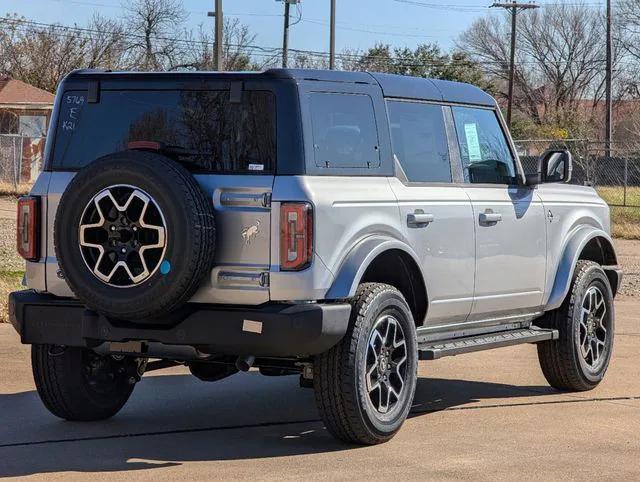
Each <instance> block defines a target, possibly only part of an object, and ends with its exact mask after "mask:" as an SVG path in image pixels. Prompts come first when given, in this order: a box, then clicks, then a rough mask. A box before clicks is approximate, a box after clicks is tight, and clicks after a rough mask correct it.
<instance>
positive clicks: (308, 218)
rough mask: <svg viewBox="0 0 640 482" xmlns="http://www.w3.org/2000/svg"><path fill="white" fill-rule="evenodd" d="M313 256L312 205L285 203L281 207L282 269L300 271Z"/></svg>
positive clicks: (309, 262) (307, 264) (308, 263)
mask: <svg viewBox="0 0 640 482" xmlns="http://www.w3.org/2000/svg"><path fill="white" fill-rule="evenodd" d="M312 256H313V210H312V209H311V204H309V203H302V202H284V203H282V204H281V206H280V269H281V270H283V271H300V270H302V269H305V268H306V267H308V266H309V265H310V264H311V258H312Z"/></svg>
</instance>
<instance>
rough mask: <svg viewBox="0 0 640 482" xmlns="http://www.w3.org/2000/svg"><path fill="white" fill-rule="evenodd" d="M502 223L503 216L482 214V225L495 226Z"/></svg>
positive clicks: (492, 213)
mask: <svg viewBox="0 0 640 482" xmlns="http://www.w3.org/2000/svg"><path fill="white" fill-rule="evenodd" d="M500 221H502V214H500V213H494V212H484V213H480V224H495V223H499V222H500Z"/></svg>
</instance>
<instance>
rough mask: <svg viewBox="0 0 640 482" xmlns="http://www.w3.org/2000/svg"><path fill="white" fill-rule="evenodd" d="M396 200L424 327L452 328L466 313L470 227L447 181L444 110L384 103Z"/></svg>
mask: <svg viewBox="0 0 640 482" xmlns="http://www.w3.org/2000/svg"><path fill="white" fill-rule="evenodd" d="M387 106H388V111H389V120H390V125H391V138H392V143H393V150H394V155H395V157H396V160H397V169H396V170H397V176H396V177H394V178H390V184H391V188H392V190H393V192H394V193H395V196H396V197H397V199H398V205H399V211H400V216H401V223H402V225H403V226H404V230H405V236H406V239H407V242H408V243H409V244H410V246H411V247H412V248H413V249H414V250H415V252H416V253H417V255H418V257H419V258H420V262H421V264H422V269H423V271H424V273H425V275H426V276H425V282H426V285H427V286H426V288H427V297H428V302H429V308H428V310H427V318H426V321H425V324H426V325H427V326H431V327H433V326H434V325H442V324H456V323H460V322H464V321H466V319H467V317H468V316H469V313H470V311H471V306H472V302H473V287H474V268H475V266H474V263H475V262H474V260H475V257H474V255H475V243H474V226H473V212H472V209H471V203H470V201H469V198H468V196H467V194H466V193H465V190H464V188H463V187H461V186H456V185H454V184H453V183H452V171H451V162H450V156H449V146H448V141H447V135H446V129H445V125H444V122H443V107H442V106H440V105H435V104H429V103H419V102H413V101H412V102H407V101H388V103H387Z"/></svg>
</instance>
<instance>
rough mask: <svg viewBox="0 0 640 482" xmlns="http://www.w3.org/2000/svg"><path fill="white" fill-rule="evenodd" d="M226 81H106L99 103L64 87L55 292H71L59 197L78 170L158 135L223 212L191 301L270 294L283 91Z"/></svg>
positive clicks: (52, 205) (50, 266)
mask: <svg viewBox="0 0 640 482" xmlns="http://www.w3.org/2000/svg"><path fill="white" fill-rule="evenodd" d="M220 84H222V85H221V86H220V87H218V86H217V85H212V86H211V88H210V89H203V88H200V89H197V90H186V89H184V90H168V89H163V90H132V89H118V88H110V87H109V86H110V85H112V84H107V85H106V86H105V87H104V88H103V89H102V90H101V92H100V96H99V101H98V102H92V103H89V102H87V97H86V92H87V91H86V90H69V91H67V92H65V93H64V96H63V98H62V99H61V100H62V102H61V105H60V109H59V110H60V117H59V120H58V127H57V132H56V136H55V137H56V145H55V149H54V154H53V161H52V170H53V171H54V172H53V173H52V177H51V182H50V185H49V191H48V208H47V223H48V233H50V236H49V239H48V240H47V245H48V247H47V254H48V257H47V289H48V291H50V292H52V293H54V294H57V295H61V296H64V295H67V296H68V295H70V294H71V293H70V291H69V289H68V287H67V285H66V283H65V282H64V280H63V279H61V278H60V277H58V276H57V275H56V273H57V271H58V267H57V260H56V258H55V254H54V253H55V251H54V246H53V236H52V235H51V233H53V223H54V220H55V215H56V210H57V207H58V203H59V200H60V197H61V195H62V193H63V192H64V190H65V188H66V186H67V184H68V182H69V181H70V180H71V178H72V176H73V174H74V172H75V171H77V170H78V169H81V168H82V167H83V166H84V165H86V164H88V163H90V162H91V161H93V160H95V159H97V158H99V157H101V156H104V155H107V154H110V153H113V152H117V151H120V150H123V149H127V148H128V147H129V145H130V143H131V142H134V141H153V142H159V143H162V144H163V145H171V146H178V147H179V148H181V149H182V151H183V154H180V157H179V158H180V159H181V162H184V163H185V165H186V166H188V167H189V168H190V170H192V172H193V173H194V176H195V177H196V179H197V181H198V182H199V184H200V186H201V187H202V188H203V190H204V191H205V192H206V193H207V195H208V196H209V198H210V200H211V202H212V203H213V205H214V208H215V215H216V246H215V250H216V251H215V267H214V269H213V270H212V272H211V275H210V277H209V278H208V279H207V280H205V282H204V283H203V286H202V287H201V289H200V290H199V291H198V292H197V293H196V295H195V296H194V298H193V299H192V301H198V302H207V303H245V304H259V303H263V302H265V301H268V300H269V280H268V271H269V264H270V238H271V207H270V201H271V190H272V186H273V180H274V175H275V167H276V96H275V94H274V93H273V92H271V91H269V90H266V89H264V88H261V87H260V86H259V85H258V86H256V87H254V88H252V87H251V85H250V83H249V82H247V83H245V85H244V89H243V88H242V87H241V88H240V89H231V91H230V90H229V82H225V83H220V82H218V85H220ZM223 86H224V87H223ZM234 90H235V93H233V94H232V92H233V91H234ZM70 229H74V227H70ZM176 229H179V227H176Z"/></svg>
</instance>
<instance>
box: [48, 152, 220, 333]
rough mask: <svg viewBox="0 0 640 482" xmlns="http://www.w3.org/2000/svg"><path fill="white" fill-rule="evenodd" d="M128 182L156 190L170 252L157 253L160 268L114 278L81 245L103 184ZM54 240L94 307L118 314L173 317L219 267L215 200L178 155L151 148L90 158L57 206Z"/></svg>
mask: <svg viewBox="0 0 640 482" xmlns="http://www.w3.org/2000/svg"><path fill="white" fill-rule="evenodd" d="M122 185H126V186H132V187H135V188H138V189H140V190H142V191H143V192H144V193H147V194H148V195H149V196H151V198H152V199H153V201H154V202H155V203H156V204H157V206H158V210H159V211H160V213H161V216H163V217H164V223H165V224H166V230H165V232H166V248H164V249H165V251H164V252H163V254H164V256H163V257H161V256H160V255H157V256H158V258H157V261H156V263H155V266H156V268H155V271H153V272H152V271H151V270H149V271H150V273H151V275H150V276H149V277H148V278H147V279H145V280H144V281H142V282H140V283H139V284H137V285H132V286H128V287H121V286H111V285H110V284H107V283H106V282H104V281H103V280H101V279H99V278H98V277H97V276H96V275H94V274H93V272H92V271H91V269H90V268H89V264H88V263H85V260H84V258H83V253H82V251H81V247H80V245H79V240H80V232H79V231H80V228H79V226H80V224H81V220H82V217H83V213H84V212H85V208H86V207H87V206H88V205H89V204H90V203H91V201H92V199H93V198H94V196H96V195H97V194H98V193H100V192H101V191H102V190H104V189H106V188H108V187H112V186H122ZM87 209H88V208H87ZM116 214H117V216H119V215H120V214H118V213H117V212H116ZM117 216H116V217H117ZM82 222H86V220H82ZM110 222H111V221H110ZM114 229H115V228H114ZM54 240H55V250H56V256H57V258H58V263H59V265H60V269H61V270H62V273H63V275H64V277H65V280H66V281H67V283H68V284H69V286H70V288H71V289H72V290H73V292H74V293H75V294H76V296H77V297H78V298H79V299H80V300H81V301H82V302H84V303H85V304H86V305H87V306H88V307H89V308H91V309H93V310H95V311H98V312H100V313H103V314H105V315H107V316H109V317H112V318H116V319H124V320H138V321H144V320H145V319H152V318H154V317H163V319H162V320H157V319H156V320H153V321H154V322H155V323H158V322H163V321H166V322H167V323H169V322H171V319H170V317H168V316H166V315H168V314H169V313H171V312H173V311H175V310H177V309H178V308H180V306H182V305H183V304H184V303H185V302H187V301H188V300H189V298H191V296H193V294H194V293H195V291H196V289H197V288H198V286H199V285H200V283H201V282H202V280H203V279H204V277H205V276H207V275H208V274H209V273H210V270H211V268H212V265H213V256H214V243H215V226H214V219H213V205H212V202H211V201H210V200H209V199H207V196H206V195H205V194H204V192H203V191H202V189H201V188H200V186H199V185H198V183H197V182H196V180H195V178H194V177H193V176H192V175H191V174H190V173H189V171H187V170H186V169H185V168H184V167H183V166H181V165H180V164H178V163H177V162H174V161H172V160H171V159H168V158H166V157H164V156H161V155H158V154H154V153H150V152H140V151H123V152H120V153H116V154H112V155H109V156H106V157H104V158H101V159H99V160H97V161H95V162H93V163H91V164H89V165H88V166H87V167H85V168H84V169H82V170H81V171H80V172H79V173H78V174H77V175H76V176H75V177H74V178H73V180H72V181H71V182H70V183H69V186H68V187H67V189H66V190H65V192H64V194H63V196H62V199H61V201H60V205H59V207H58V212H57V214H56V219H55V227H54ZM131 242H132V243H133V242H134V241H131ZM118 249H119V248H118ZM161 254H162V253H161ZM161 266H162V267H163V269H159V268H160V267H161ZM165 266H166V267H167V268H166V269H165V268H164V267H165ZM119 269H122V268H119Z"/></svg>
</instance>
